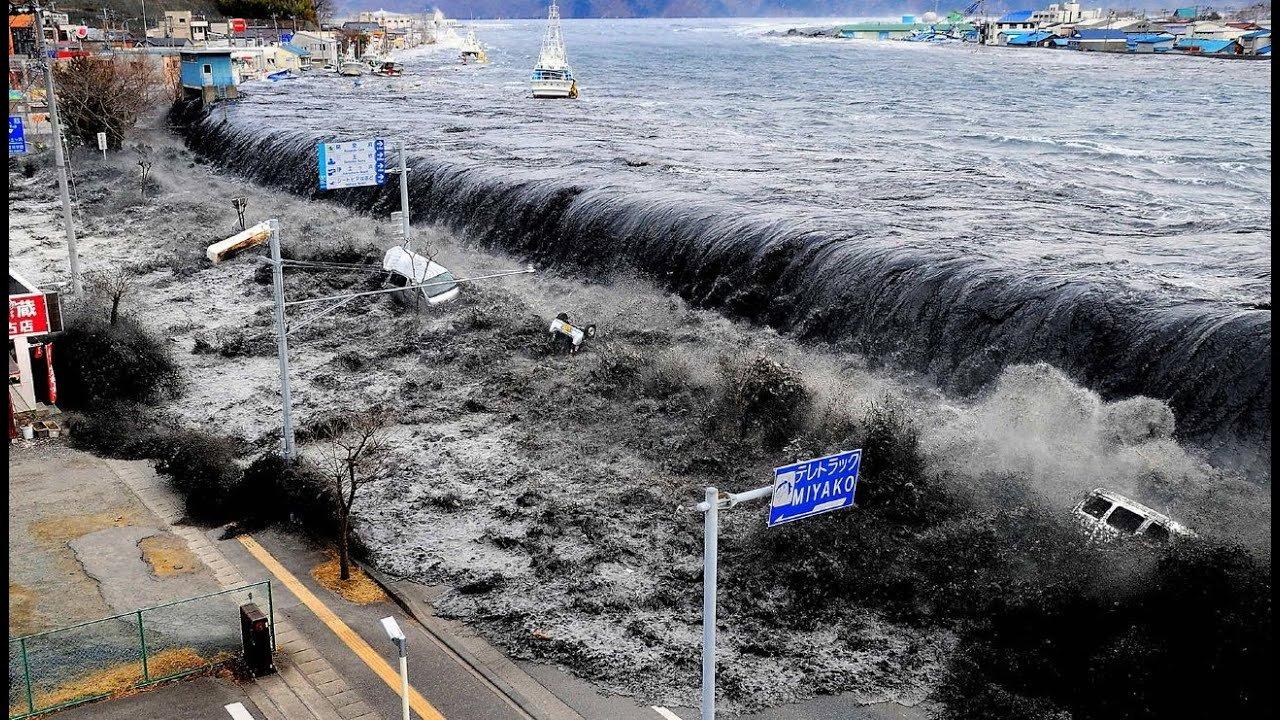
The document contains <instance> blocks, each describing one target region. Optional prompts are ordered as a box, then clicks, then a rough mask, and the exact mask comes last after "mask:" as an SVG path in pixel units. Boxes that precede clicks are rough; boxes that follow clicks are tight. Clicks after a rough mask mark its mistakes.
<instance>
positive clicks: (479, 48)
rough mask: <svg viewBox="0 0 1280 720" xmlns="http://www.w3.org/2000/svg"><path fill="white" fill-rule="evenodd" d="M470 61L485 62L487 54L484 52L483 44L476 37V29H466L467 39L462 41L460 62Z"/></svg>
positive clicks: (487, 59)
mask: <svg viewBox="0 0 1280 720" xmlns="http://www.w3.org/2000/svg"><path fill="white" fill-rule="evenodd" d="M472 62H475V63H487V62H489V56H488V55H486V54H485V51H484V46H483V45H481V44H480V41H479V40H477V39H476V31H475V30H468V31H467V39H466V40H463V41H462V64H463V65H466V64H467V63H472Z"/></svg>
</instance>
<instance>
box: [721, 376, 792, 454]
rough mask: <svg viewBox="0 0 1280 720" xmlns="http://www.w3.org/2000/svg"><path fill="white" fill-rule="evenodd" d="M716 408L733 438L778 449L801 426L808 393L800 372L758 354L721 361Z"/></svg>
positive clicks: (770, 448) (769, 448) (766, 447)
mask: <svg viewBox="0 0 1280 720" xmlns="http://www.w3.org/2000/svg"><path fill="white" fill-rule="evenodd" d="M720 405H721V408H722V410H723V415H724V421H725V422H726V423H727V424H728V429H729V430H730V431H731V432H733V433H734V434H736V437H737V439H739V440H748V439H755V440H758V441H759V442H760V443H761V444H762V445H764V447H765V449H768V450H778V449H780V448H781V447H782V446H783V445H785V444H786V443H787V441H788V440H790V439H791V438H793V437H794V436H795V435H796V433H797V432H798V431H799V430H800V428H801V427H802V425H803V423H804V418H805V417H806V415H807V414H808V411H809V405H810V394H809V391H808V389H807V388H806V387H805V385H804V382H803V380H802V379H801V377H800V373H798V372H796V371H795V370H794V369H793V368H791V367H789V366H787V365H785V364H783V363H780V362H778V361H776V360H773V359H771V358H767V357H765V356H763V355H760V356H757V357H755V358H754V359H752V360H749V361H747V362H741V363H733V362H729V361H727V360H723V361H721V394H720Z"/></svg>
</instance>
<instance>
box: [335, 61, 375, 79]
mask: <svg viewBox="0 0 1280 720" xmlns="http://www.w3.org/2000/svg"><path fill="white" fill-rule="evenodd" d="M367 67H369V66H368V64H367V63H365V62H363V61H360V60H351V59H347V60H343V61H342V64H341V65H339V66H338V74H339V75H347V76H349V77H358V76H360V75H363V74H364V71H365V68H367Z"/></svg>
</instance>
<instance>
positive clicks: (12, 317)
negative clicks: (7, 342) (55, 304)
mask: <svg viewBox="0 0 1280 720" xmlns="http://www.w3.org/2000/svg"><path fill="white" fill-rule="evenodd" d="M48 332H49V304H48V302H47V301H46V300H45V297H44V294H43V293H28V294H26V295H10V296H9V337H11V338H14V337H24V336H26V335H44V334H46V333H48Z"/></svg>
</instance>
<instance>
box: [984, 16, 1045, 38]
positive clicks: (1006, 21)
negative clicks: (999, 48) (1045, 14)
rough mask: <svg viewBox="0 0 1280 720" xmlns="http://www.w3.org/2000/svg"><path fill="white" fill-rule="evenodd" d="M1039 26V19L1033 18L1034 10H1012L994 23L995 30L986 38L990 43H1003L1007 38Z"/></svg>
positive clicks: (1036, 28)
mask: <svg viewBox="0 0 1280 720" xmlns="http://www.w3.org/2000/svg"><path fill="white" fill-rule="evenodd" d="M1039 28H1040V21H1039V20H1037V19H1036V18H1035V11H1034V10H1014V11H1013V12H1009V13H1005V14H1004V15H1002V16H1001V17H1000V18H999V19H998V20H996V23H995V32H994V33H992V35H991V37H989V38H988V39H987V43H988V44H991V45H1005V44H1007V43H1008V42H1009V38H1011V37H1013V36H1015V35H1022V34H1024V33H1029V32H1032V31H1034V30H1038V29H1039Z"/></svg>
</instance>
